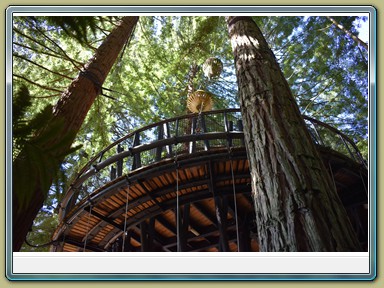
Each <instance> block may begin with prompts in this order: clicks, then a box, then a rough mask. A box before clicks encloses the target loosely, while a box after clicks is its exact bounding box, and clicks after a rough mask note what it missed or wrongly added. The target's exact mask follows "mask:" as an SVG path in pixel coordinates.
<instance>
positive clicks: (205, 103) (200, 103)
mask: <svg viewBox="0 0 384 288" xmlns="http://www.w3.org/2000/svg"><path fill="white" fill-rule="evenodd" d="M212 102H213V101H212V94H211V93H209V92H206V91H204V90H196V91H195V92H193V93H191V94H190V95H189V96H188V99H187V108H188V109H189V111H191V112H192V113H201V112H204V111H209V110H211V109H212Z"/></svg>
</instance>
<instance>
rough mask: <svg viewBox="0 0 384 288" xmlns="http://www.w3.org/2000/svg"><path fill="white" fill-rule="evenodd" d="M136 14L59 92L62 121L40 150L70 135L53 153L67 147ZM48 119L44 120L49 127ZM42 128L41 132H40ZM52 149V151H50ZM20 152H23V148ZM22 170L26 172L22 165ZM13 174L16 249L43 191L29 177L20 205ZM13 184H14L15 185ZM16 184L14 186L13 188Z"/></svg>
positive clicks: (57, 112)
mask: <svg viewBox="0 0 384 288" xmlns="http://www.w3.org/2000/svg"><path fill="white" fill-rule="evenodd" d="M138 18H139V17H136V16H134V17H123V18H122V20H121V22H120V24H119V25H118V26H117V27H116V28H115V29H114V30H113V31H112V32H111V33H110V34H109V35H108V37H107V38H106V39H105V40H104V42H103V43H102V44H101V45H100V47H99V48H98V49H97V51H96V53H95V55H94V56H93V58H92V59H90V61H89V62H88V63H87V65H86V66H85V68H84V70H83V71H82V72H81V73H80V74H79V76H78V77H77V78H76V79H74V80H73V81H72V83H71V85H70V86H69V87H68V89H67V90H66V91H65V92H64V93H63V95H62V96H61V98H60V100H59V101H58V103H57V104H56V105H55V107H54V110H53V118H52V119H53V121H52V122H56V121H61V122H62V123H63V129H62V130H61V134H60V135H58V137H56V138H55V139H54V141H53V142H54V143H52V141H50V143H45V144H44V145H42V146H43V147H41V148H42V149H43V150H44V149H48V148H49V147H53V146H54V145H55V144H57V143H60V142H61V141H63V139H64V138H65V137H68V135H71V137H72V139H71V140H72V141H65V142H68V143H69V144H68V146H67V147H63V146H62V145H61V146H60V147H59V148H58V149H57V151H54V152H53V153H54V155H55V156H57V157H60V155H61V154H62V153H63V151H66V150H68V149H69V148H70V146H71V144H72V142H73V140H74V138H75V136H76V134H77V132H78V131H79V129H80V127H81V125H82V124H83V122H84V119H85V117H86V115H87V113H88V111H89V109H90V108H91V105H92V104H93V102H94V100H95V99H96V97H97V96H98V95H99V94H100V92H101V86H102V84H103V83H104V81H105V79H106V77H107V75H108V73H109V71H110V69H111V68H112V66H113V64H114V62H115V61H116V59H117V57H118V55H119V53H120V51H121V50H122V48H123V46H124V44H125V43H126V42H127V41H128V39H129V37H130V36H131V34H132V32H133V29H134V27H135V25H136V23H137V21H138ZM50 124H51V123H47V127H49V125H50ZM44 131H45V130H44V129H42V130H41V131H40V133H39V135H38V136H41V135H42V134H41V133H44ZM50 153H52V152H50ZM20 155H25V154H24V153H23V151H21V152H20ZM23 162H24V159H22V156H20V157H18V158H16V159H15V161H14V163H13V165H14V167H15V166H17V165H18V168H19V169H23V168H22V166H23ZM24 170H25V171H24V173H29V172H28V171H27V170H26V169H24ZM45 172H46V175H47V177H48V178H49V179H53V176H54V175H55V171H45ZM15 181H17V175H13V183H14V185H13V186H14V188H13V191H12V237H13V251H19V250H20V248H21V246H22V244H23V243H24V241H25V237H26V235H27V233H28V231H29V229H30V228H31V226H32V223H33V220H34V219H35V217H36V215H37V213H38V212H39V210H40V209H41V207H42V206H43V204H44V200H45V198H46V196H45V195H46V194H47V191H44V189H43V188H42V185H41V183H39V181H37V180H36V181H33V182H32V183H30V185H33V187H32V189H31V191H32V195H31V196H30V197H28V198H29V199H31V200H30V201H28V203H26V204H25V206H23V207H21V205H20V201H19V197H18V195H20V193H24V192H25V191H17V187H19V186H18V185H17V183H15ZM15 184H16V185H15ZM15 187H16V188H15Z"/></svg>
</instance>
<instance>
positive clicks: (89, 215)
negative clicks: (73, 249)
mask: <svg viewBox="0 0 384 288" xmlns="http://www.w3.org/2000/svg"><path fill="white" fill-rule="evenodd" d="M91 211H92V202H90V204H89V211H88V221H87V235H85V240H84V248H83V252H85V248H86V247H87V240H88V235H89V232H90V229H89V222H90V219H91Z"/></svg>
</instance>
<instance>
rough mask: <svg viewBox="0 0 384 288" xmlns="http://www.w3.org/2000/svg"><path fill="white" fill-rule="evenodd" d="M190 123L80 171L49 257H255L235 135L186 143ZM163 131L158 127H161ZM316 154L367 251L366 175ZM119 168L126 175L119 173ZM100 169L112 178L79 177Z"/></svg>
mask: <svg viewBox="0 0 384 288" xmlns="http://www.w3.org/2000/svg"><path fill="white" fill-rule="evenodd" d="M216 120H217V119H216ZM224 122H225V123H227V121H224ZM234 122H235V121H234ZM234 122H232V123H234ZM190 123H192V124H191V126H190V127H188V129H192V131H191V132H192V133H191V134H189V135H184V136H183V135H181V136H180V134H179V135H177V137H170V135H169V131H168V132H167V129H163V130H157V132H158V134H157V139H155V141H149V142H148V143H146V144H144V145H143V144H142V142H140V141H138V139H139V138H138V136H134V135H133V137H134V138H135V139H136V140H132V141H131V143H133V144H134V145H133V147H131V149H127V150H125V151H124V150H122V149H121V148H118V149H117V154H116V155H119V156H118V157H117V156H116V155H111V156H109V158H106V160H105V161H104V162H102V161H100V160H99V161H98V162H97V163H98V164H97V163H96V164H95V163H93V164H92V165H93V166H92V165H91V166H88V168H87V169H84V170H83V172H82V173H81V175H79V178H78V179H77V182H76V181H75V183H74V184H73V186H72V190H71V191H69V192H70V194H68V195H70V196H71V197H67V198H65V202H64V203H65V205H63V209H64V208H66V209H65V210H63V211H64V212H62V214H61V216H62V221H61V223H60V226H59V227H58V228H57V230H56V232H55V234H54V235H53V240H57V245H55V246H53V247H52V251H115V252H121V251H144V252H145V251H163V252H177V251H194V252H197V251H210V252H216V251H233V252H235V251H255V252H256V251H258V244H257V236H256V235H257V233H256V223H255V221H254V218H255V217H254V208H253V200H252V196H251V185H250V181H251V179H250V175H249V164H248V160H247V157H246V151H245V148H244V146H243V143H242V133H241V129H235V128H234V127H233V126H232V127H231V125H233V124H229V125H227V124H225V126H226V127H227V129H224V130H226V131H218V132H217V133H213V132H212V131H207V130H208V129H207V128H206V127H204V125H202V126H203V130H204V131H203V132H204V133H201V134H199V135H197V137H192V136H193V135H196V133H194V131H193V129H195V128H196V123H195V124H193V122H190ZM163 124H164V123H162V124H161V125H162V126H158V127H167V125H163ZM193 125H195V128H194V127H193ZM176 126H177V125H175V127H176ZM185 126H186V127H187V125H185ZM168 127H170V126H168ZM239 127H240V126H239ZM216 128H217V127H216ZM216 130H217V129H216ZM159 131H160V132H159ZM232 132H233V133H232ZM167 133H168V137H165V135H167ZM152 134H153V133H152ZM176 134H177V129H176ZM136 135H138V134H136ZM183 137H184V138H183ZM135 141H136V142H135ZM173 141H176V142H178V144H177V145H179V147H181V149H180V150H179V152H178V153H170V152H172V151H171V150H172V149H171V148H172V147H171V145H174V146H173V147H174V149H173V150H175V147H176V145H175V143H174V142H173ZM218 141H219V142H218ZM220 141H221V142H220ZM153 143H157V144H156V145H154V144H153ZM180 143H181V145H180ZM118 144H121V142H119V143H118ZM223 144H224V145H223ZM145 145H147V146H146V147H147V148H145ZM151 145H152V146H151ZM119 147H121V146H119ZM143 147H144V148H145V149H144V148H143ZM159 147H161V148H160V149H159ZM318 147H319V152H320V154H321V156H322V159H323V161H324V163H325V165H326V167H327V168H328V169H329V170H328V171H329V173H330V174H331V175H332V177H333V179H334V183H335V185H336V187H337V191H338V193H339V195H340V198H341V199H342V201H343V203H344V206H345V207H346V210H347V212H348V214H349V215H350V219H351V222H352V223H353V225H354V227H355V229H356V232H357V233H358V235H359V238H360V241H361V243H362V244H363V245H366V242H367V239H368V234H367V231H368V221H367V217H368V216H367V215H368V213H367V209H366V207H367V203H368V190H367V186H368V185H367V178H368V175H367V169H366V167H365V165H364V164H363V163H359V162H358V161H356V159H351V157H347V156H345V155H343V154H342V153H339V152H336V151H334V150H333V149H330V148H326V147H325V146H323V145H318ZM119 149H120V150H119ZM134 149H137V150H136V151H139V152H137V153H134V151H135V150H134ZM146 151H152V154H148V155H150V156H151V155H152V158H155V160H156V161H153V160H150V163H149V164H147V165H143V162H144V161H145V160H143V159H144V158H143V155H144V154H143V153H145V152H146ZM104 152H105V151H104ZM138 153H139V154H138ZM137 155H139V156H137ZM161 155H163V156H161ZM170 156H172V157H170ZM149 158H151V157H149ZM108 159H109V160H108ZM123 159H124V160H123ZM108 161H109V162H108ZM151 161H152V162H151ZM106 162H108V163H107V164H108V165H107V164H106ZM123 162H125V163H128V166H129V167H130V168H131V169H129V171H124V168H123V164H122V163H123ZM101 163H104V164H102V165H101ZM97 165H99V166H97ZM103 165H104V166H103ZM125 166H126V165H125ZM90 167H96V168H97V169H96V168H95V169H94V170H97V171H93V170H91V169H90ZM100 167H101V168H104V167H109V168H110V169H108V170H106V171H110V175H108V177H106V176H105V174H104V176H102V177H100V176H99V177H98V178H97V179H96V180H97V181H96V180H92V181H88V180H87V181H88V182H87V181H85V180H84V179H85V178H86V177H85V176H84V175H86V176H87V177H88V178H87V179H91V178H92V177H91V176H94V175H98V174H100V169H101V168H100ZM89 175H90V176H89ZM79 179H80V180H79ZM76 183H77V184H76ZM79 183H81V185H79ZM84 187H85V188H86V191H87V192H88V193H89V194H88V195H85V197H83V199H81V200H77V203H75V201H74V195H77V194H78V193H80V194H81V192H82V189H83V190H84Z"/></svg>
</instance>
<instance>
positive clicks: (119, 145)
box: [59, 109, 366, 220]
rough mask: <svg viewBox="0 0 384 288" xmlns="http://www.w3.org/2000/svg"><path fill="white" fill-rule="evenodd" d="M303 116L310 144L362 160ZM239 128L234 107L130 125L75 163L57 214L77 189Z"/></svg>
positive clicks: (237, 140) (204, 147)
mask: <svg viewBox="0 0 384 288" xmlns="http://www.w3.org/2000/svg"><path fill="white" fill-rule="evenodd" d="M304 120H305V122H306V124H307V127H308V129H309V132H310V134H311V136H312V139H313V141H314V142H315V143H316V144H318V145H321V146H326V147H330V148H331V149H333V150H335V151H337V152H340V153H342V154H344V155H346V156H349V157H350V158H351V159H353V160H355V161H356V162H360V163H362V164H364V165H366V163H365V161H364V159H363V157H362V156H361V154H360V152H359V150H358V148H357V147H356V145H355V144H354V143H353V141H352V140H351V139H349V138H348V137H347V136H346V135H344V134H343V133H341V132H340V131H338V130H337V129H335V128H333V127H331V126H329V125H327V124H325V123H322V122H320V121H318V120H315V119H312V118H309V117H306V116H304ZM242 131H243V125H242V118H241V113H240V109H227V110H215V111H210V112H203V113H202V114H201V115H197V114H187V115H183V116H179V117H175V118H171V119H167V120H163V121H161V122H157V123H154V124H151V125H148V126H145V127H142V128H140V129H138V130H135V131H134V132H132V133H129V134H128V135H126V136H124V137H122V138H120V139H119V140H117V141H115V142H114V143H112V144H110V145H109V146H108V147H106V148H105V149H103V150H102V151H101V152H99V153H98V154H97V155H96V156H95V157H93V158H92V159H91V160H90V161H89V162H88V163H87V164H86V165H85V166H84V167H83V168H82V169H81V171H80V172H79V174H78V176H77V178H76V179H75V181H73V183H72V184H71V185H70V188H69V190H68V191H67V193H66V194H65V196H64V198H63V200H62V201H61V204H60V215H59V219H60V220H62V219H63V218H64V216H65V214H66V210H67V209H68V210H70V209H71V207H73V205H75V203H76V201H78V200H81V199H80V197H79V193H80V194H81V192H82V193H83V196H87V195H88V194H89V192H92V191H94V190H96V189H97V188H99V187H102V186H104V185H105V184H107V183H108V182H110V181H112V180H114V179H115V178H117V177H119V176H122V175H126V174H128V173H129V172H131V171H134V170H136V169H139V168H141V167H145V166H148V165H151V164H154V163H156V162H160V161H163V160H165V159H172V158H174V157H176V156H177V157H179V156H181V155H186V154H192V153H196V152H200V151H213V150H215V149H223V148H226V147H227V148H230V147H232V148H234V147H244V134H243V132H242ZM80 196H81V195H80ZM68 210H67V211H68Z"/></svg>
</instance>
